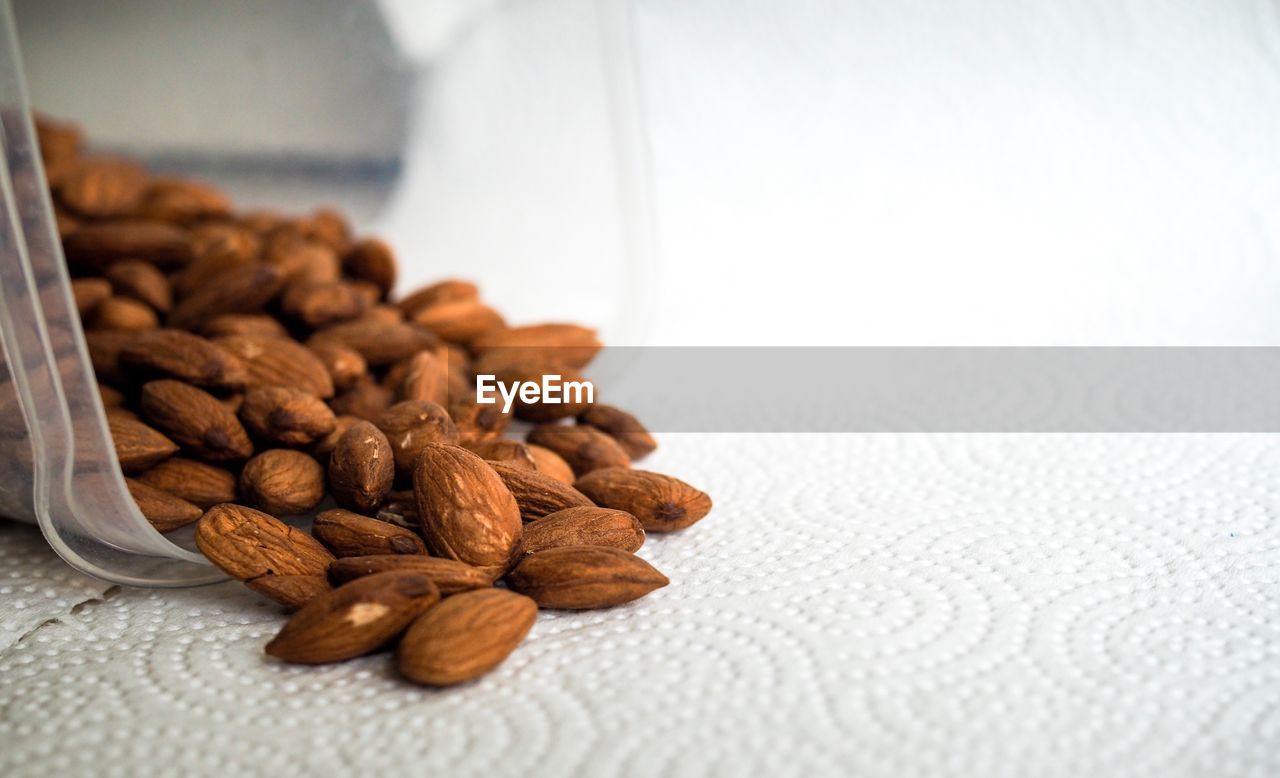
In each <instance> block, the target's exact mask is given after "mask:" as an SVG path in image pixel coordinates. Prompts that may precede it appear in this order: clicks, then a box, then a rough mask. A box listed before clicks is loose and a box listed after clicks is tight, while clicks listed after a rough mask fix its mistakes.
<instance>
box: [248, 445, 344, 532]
mask: <svg viewBox="0 0 1280 778" xmlns="http://www.w3.org/2000/svg"><path fill="white" fill-rule="evenodd" d="M240 498H241V499H242V500H243V501H244V502H246V503H248V504H249V505H252V506H253V507H255V508H258V509H260V510H263V511H266V512H267V513H270V514H271V515H273V516H297V515H300V514H303V513H307V512H309V511H310V510H311V509H313V508H315V507H316V506H317V505H319V504H320V502H321V501H322V500H324V468H323V467H321V466H320V463H319V462H317V461H315V460H314V459H312V458H311V457H310V456H309V455H307V454H304V453H302V452H301V451H292V450H290V449H284V448H277V449H271V450H270V451H263V452H262V453H261V454H258V455H257V456H255V457H253V458H252V459H250V460H249V461H248V462H246V463H245V465H244V469H243V470H241V471H240Z"/></svg>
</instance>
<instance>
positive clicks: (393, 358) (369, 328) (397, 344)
mask: <svg viewBox="0 0 1280 778" xmlns="http://www.w3.org/2000/svg"><path fill="white" fill-rule="evenodd" d="M318 339H327V340H336V341H337V342H339V343H341V344H343V345H344V346H347V347H349V348H353V349H355V350H356V351H358V352H360V356H362V357H364V359H365V361H366V362H368V363H369V365H370V367H381V366H383V365H390V364H392V363H393V362H399V361H400V360H402V359H407V358H408V357H411V356H413V355H414V354H416V353H418V352H419V351H422V350H424V349H429V348H432V347H433V346H435V345H436V344H437V342H438V341H437V340H436V338H435V336H434V335H432V334H431V332H430V331H429V330H426V329H423V328H422V327H418V326H415V325H412V324H406V323H404V322H395V323H391V322H382V321H370V320H364V321H361V320H359V319H357V320H356V321H349V322H343V323H341V324H334V325H332V326H329V327H325V328H324V329H322V330H318V331H317V332H316V334H315V335H313V336H312V340H311V341H308V343H311V342H314V341H315V340H318Z"/></svg>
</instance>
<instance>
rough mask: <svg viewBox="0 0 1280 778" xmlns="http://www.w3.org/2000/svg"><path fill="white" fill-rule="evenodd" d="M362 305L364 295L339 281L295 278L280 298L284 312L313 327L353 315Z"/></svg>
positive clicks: (351, 317)
mask: <svg viewBox="0 0 1280 778" xmlns="http://www.w3.org/2000/svg"><path fill="white" fill-rule="evenodd" d="M364 308H365V303H364V298H362V297H361V296H360V295H359V294H357V293H356V291H355V290H354V289H352V288H351V285H350V284H347V283H344V282H342V281H304V282H301V283H298V282H295V283H293V284H291V285H290V286H289V288H288V289H286V290H285V292H284V296H283V297H281V298H280V310H281V311H283V312H284V314H285V315H286V316H288V317H289V318H291V319H293V320H295V321H297V322H299V323H301V324H304V325H306V326H307V327H312V328H315V327H323V326H325V325H326V324H333V323H334V322H340V321H346V320H348V319H354V318H355V317H357V316H359V315H360V314H361V313H362V312H363V311H364Z"/></svg>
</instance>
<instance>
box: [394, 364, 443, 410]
mask: <svg viewBox="0 0 1280 778" xmlns="http://www.w3.org/2000/svg"><path fill="white" fill-rule="evenodd" d="M402 364H403V365H404V371H403V375H402V376H400V380H399V381H398V382H396V384H395V385H394V386H392V387H391V389H392V391H394V392H396V396H397V397H398V398H399V399H401V400H426V401H428V402H433V403H436V404H437V405H441V406H444V405H448V404H449V364H448V362H446V361H445V360H444V359H441V358H440V357H439V356H437V355H436V354H433V353H432V352H430V351H420V352H418V353H417V354H415V355H414V356H412V357H410V358H409V359H408V360H406V361H405V362H403V363H402Z"/></svg>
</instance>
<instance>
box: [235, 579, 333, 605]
mask: <svg viewBox="0 0 1280 778" xmlns="http://www.w3.org/2000/svg"><path fill="white" fill-rule="evenodd" d="M245 585H246V586H248V587H249V588H250V589H252V590H254V591H255V592H257V593H258V594H261V595H262V596H263V597H267V598H269V599H272V600H275V601H276V602H278V603H280V604H281V605H283V606H285V607H286V608H288V609H289V610H297V609H299V608H301V607H302V606H303V605H306V604H307V603H309V602H311V601H312V600H314V599H315V598H317V597H319V596H320V595H322V594H328V593H329V592H331V591H333V587H332V586H330V585H329V579H328V578H325V577H324V576H323V575H264V576H262V577H261V578H255V579H253V580H252V581H245Z"/></svg>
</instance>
